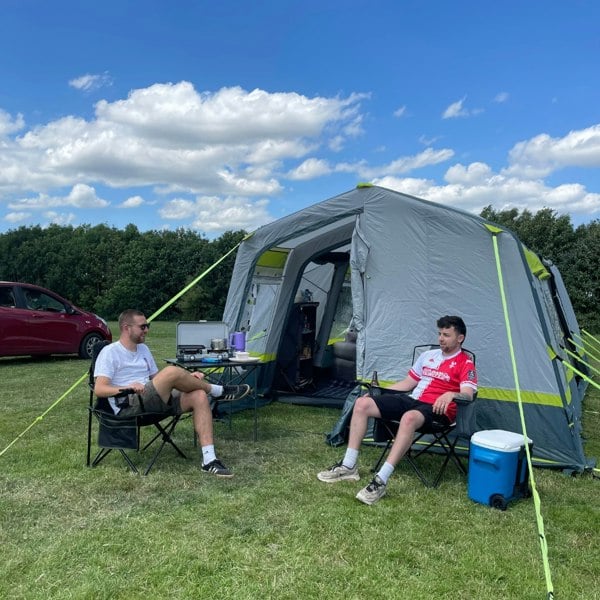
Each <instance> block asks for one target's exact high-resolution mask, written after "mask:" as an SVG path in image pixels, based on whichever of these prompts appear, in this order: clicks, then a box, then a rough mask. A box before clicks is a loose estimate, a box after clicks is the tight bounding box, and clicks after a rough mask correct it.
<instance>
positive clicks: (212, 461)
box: [94, 309, 250, 477]
mask: <svg viewBox="0 0 600 600" xmlns="http://www.w3.org/2000/svg"><path fill="white" fill-rule="evenodd" d="M149 329H150V323H148V321H147V320H146V317H145V316H144V313H142V312H140V311H139V310H134V309H129V310H126V311H124V312H122V313H121V315H120V316H119V331H120V335H119V339H118V341H116V342H114V343H112V344H109V345H108V346H106V347H104V348H103V349H102V350H101V352H100V353H99V354H98V358H97V359H96V364H95V368H94V379H95V385H94V393H95V394H96V396H98V397H99V398H108V401H109V404H110V406H111V408H112V410H113V412H114V413H115V415H118V416H122V417H123V418H128V417H132V416H138V415H143V414H144V413H145V412H148V413H163V412H164V413H165V415H177V414H181V413H184V412H193V413H194V414H193V419H194V429H195V430H196V433H197V434H198V439H199V443H200V446H201V448H202V470H203V471H204V472H206V473H211V474H213V475H216V476H217V477H233V473H232V472H231V471H230V470H229V469H228V468H227V467H226V466H225V465H224V464H223V463H222V462H221V461H220V460H219V459H218V458H217V456H216V454H215V448H214V442H213V423H212V411H211V408H210V403H209V400H208V395H209V394H210V395H211V396H213V397H215V398H218V397H221V398H223V399H225V400H239V399H240V398H243V397H244V396H246V395H247V394H248V392H249V391H250V387H249V386H248V385H245V384H244V385H226V386H221V385H215V384H211V383H208V382H207V381H205V380H204V379H203V377H204V374H203V373H199V372H196V373H190V372H189V371H186V370H185V369H182V368H180V367H177V366H173V365H170V366H168V367H165V368H164V369H162V371H159V370H158V367H157V366H156V362H155V360H154V358H153V356H152V353H151V352H150V349H149V348H148V346H146V344H145V343H144V342H145V340H146V334H147V333H148V330H149ZM123 389H130V390H132V391H133V393H130V394H128V395H126V396H119V395H118V394H119V393H120V392H121V390H123Z"/></svg>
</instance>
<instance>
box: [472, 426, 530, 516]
mask: <svg viewBox="0 0 600 600" xmlns="http://www.w3.org/2000/svg"><path fill="white" fill-rule="evenodd" d="M525 440H526V441H527V444H528V445H529V448H530V449H531V447H532V442H531V440H530V439H529V438H525V437H524V436H523V435H522V434H519V433H513V432H512V431H503V430H502V429H490V430H487V431H478V432H477V433H474V434H473V435H472V436H471V446H470V450H469V476H468V493H469V498H470V499H471V500H473V501H474V502H479V503H480V504H487V505H489V506H492V507H494V508H498V509H500V510H506V507H507V505H508V503H509V502H510V501H511V500H515V499H517V498H524V497H529V496H530V495H531V494H530V492H529V473H528V471H527V460H526V454H525Z"/></svg>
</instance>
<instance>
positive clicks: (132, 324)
mask: <svg viewBox="0 0 600 600" xmlns="http://www.w3.org/2000/svg"><path fill="white" fill-rule="evenodd" d="M136 325H137V323H129V327H135V326H136ZM137 326H138V327H139V328H140V329H141V330H142V331H146V330H148V329H150V323H142V324H141V325H137Z"/></svg>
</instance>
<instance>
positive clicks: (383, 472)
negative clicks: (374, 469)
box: [377, 462, 395, 483]
mask: <svg viewBox="0 0 600 600" xmlns="http://www.w3.org/2000/svg"><path fill="white" fill-rule="evenodd" d="M394 468H395V467H394V465H390V463H389V462H384V463H383V466H382V467H381V469H379V473H377V475H378V476H379V479H381V481H383V483H387V482H388V479H389V478H390V475H391V474H392V473H393V472H394Z"/></svg>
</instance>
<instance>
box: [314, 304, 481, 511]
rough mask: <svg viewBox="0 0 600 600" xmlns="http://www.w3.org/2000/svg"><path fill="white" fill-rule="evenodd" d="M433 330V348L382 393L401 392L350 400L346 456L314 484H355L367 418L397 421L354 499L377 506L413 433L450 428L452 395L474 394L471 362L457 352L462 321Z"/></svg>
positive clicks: (449, 320) (443, 322) (444, 321)
mask: <svg viewBox="0 0 600 600" xmlns="http://www.w3.org/2000/svg"><path fill="white" fill-rule="evenodd" d="M437 327H438V330H439V335H438V343H439V345H440V347H439V349H435V350H429V351H427V352H423V354H421V355H420V356H419V358H418V359H417V361H416V362H415V364H414V365H413V366H412V367H411V369H410V371H409V372H408V375H407V376H406V377H405V378H404V379H403V380H402V381H398V382H397V383H395V384H393V385H391V386H390V387H389V388H388V389H389V390H395V392H403V393H400V394H398V393H385V391H383V393H382V394H381V395H378V396H375V397H372V396H370V395H365V396H361V397H360V398H358V399H357V400H356V403H355V405H354V409H353V412H352V420H351V422H350V437H349V440H348V448H347V449H346V454H345V455H344V458H343V459H342V460H341V461H340V462H339V463H336V464H335V465H333V466H332V467H330V468H329V469H327V470H325V471H321V472H320V473H318V474H317V477H318V479H319V480H320V481H324V482H326V483H335V482H337V481H343V480H347V479H350V480H353V481H358V480H359V479H360V476H359V474H358V467H357V460H358V451H359V448H360V444H361V442H362V440H363V438H364V436H365V433H366V432H367V427H368V420H369V417H374V418H378V419H379V418H383V419H386V420H399V421H400V425H399V427H398V433H397V434H396V439H395V440H394V443H393V444H392V447H391V449H390V453H389V455H388V457H387V460H386V462H385V463H384V464H383V465H382V467H381V469H380V470H379V472H378V473H377V474H376V475H375V477H374V478H373V480H372V481H371V483H369V485H367V486H366V487H365V488H363V489H362V490H360V492H358V494H357V495H356V497H357V499H358V500H360V501H361V502H364V503H365V504H373V503H375V502H377V501H378V500H379V499H380V498H381V497H383V496H384V495H385V488H386V485H387V481H388V479H389V477H390V475H391V474H392V473H393V472H394V468H395V466H396V465H397V464H398V462H400V459H401V458H402V457H403V456H404V455H405V454H406V452H407V451H408V449H409V448H410V447H411V445H412V442H413V438H414V434H415V431H417V429H421V428H424V427H427V426H431V424H432V423H433V421H434V420H435V421H437V422H442V423H444V422H446V423H453V422H454V420H455V418H456V410H457V407H456V403H455V402H454V401H453V398H454V396H455V395H456V394H457V393H459V392H460V393H461V394H465V395H466V396H468V397H469V398H472V397H473V394H474V393H475V392H476V391H477V372H476V370H475V365H474V364H473V361H472V359H471V357H470V356H469V355H468V354H467V353H466V352H464V351H463V350H462V343H463V341H464V339H465V336H466V335H467V328H466V325H465V323H464V321H463V320H462V319H461V318H460V317H456V316H445V317H441V318H440V319H438V321H437ZM408 392H410V395H409V393H408Z"/></svg>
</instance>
